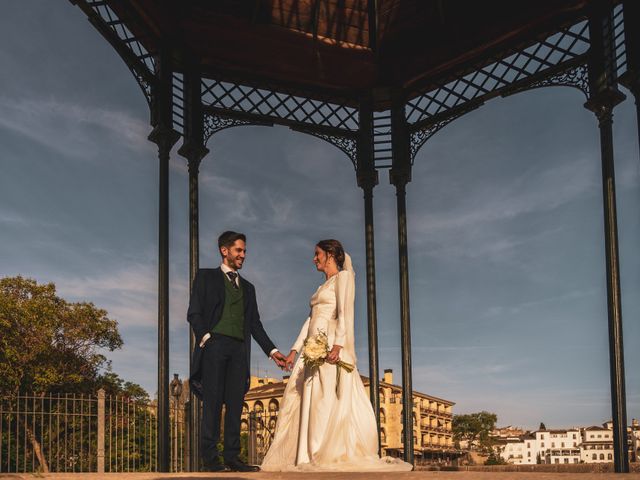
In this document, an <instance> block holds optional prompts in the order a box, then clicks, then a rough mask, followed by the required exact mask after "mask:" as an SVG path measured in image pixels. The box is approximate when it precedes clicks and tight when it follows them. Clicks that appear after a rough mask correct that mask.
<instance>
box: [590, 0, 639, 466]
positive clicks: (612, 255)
mask: <svg viewBox="0 0 640 480" xmlns="http://www.w3.org/2000/svg"><path fill="white" fill-rule="evenodd" d="M589 38H590V41H591V49H590V52H589V90H590V98H589V100H588V101H587V103H586V104H585V107H586V108H588V109H589V110H591V111H593V112H594V113H595V114H596V117H597V118H598V126H599V129H600V152H601V158H602V192H603V199H604V234H605V249H606V272H607V273H606V274H607V306H608V321H609V366H610V376H611V407H612V416H613V452H614V466H615V471H616V473H627V472H629V453H628V449H627V407H626V396H625V379H624V348H623V340H622V309H621V298H620V270H619V259H618V226H617V219H616V191H615V175H614V162H613V108H614V107H615V106H616V105H617V104H618V103H620V102H621V101H622V100H623V99H624V98H625V97H624V95H623V94H622V93H621V92H620V91H619V90H618V87H617V85H616V65H615V47H614V40H613V18H612V10H611V6H610V5H609V4H608V2H600V3H597V4H595V5H594V8H593V11H592V12H591V15H590V18H589Z"/></svg>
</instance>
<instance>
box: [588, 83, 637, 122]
mask: <svg viewBox="0 0 640 480" xmlns="http://www.w3.org/2000/svg"><path fill="white" fill-rule="evenodd" d="M625 98H627V97H626V96H625V95H624V94H623V93H622V92H621V91H620V90H618V89H617V88H607V89H605V90H602V91H600V92H598V93H597V94H596V95H593V96H591V98H589V100H587V101H586V102H585V104H584V107H585V108H586V109H587V110H591V111H592V112H593V113H595V115H596V117H597V118H598V121H600V122H602V121H603V120H605V119H607V118H608V117H609V116H610V115H611V113H612V112H613V109H614V107H615V106H616V105H618V104H619V103H620V102H622V101H623V100H624V99H625Z"/></svg>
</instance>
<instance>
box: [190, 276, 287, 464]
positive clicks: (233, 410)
mask: <svg viewBox="0 0 640 480" xmlns="http://www.w3.org/2000/svg"><path fill="white" fill-rule="evenodd" d="M239 279H240V282H241V288H242V291H243V298H242V301H243V307H244V322H243V329H244V330H243V333H244V340H240V339H236V338H233V337H228V336H225V335H219V334H216V333H213V334H212V335H213V336H212V337H211V338H209V339H208V340H207V341H206V343H205V344H204V346H203V347H200V345H199V343H200V341H201V339H202V337H204V335H205V334H207V333H211V332H212V330H213V329H214V327H215V326H216V325H217V324H218V323H219V322H220V319H221V317H222V313H223V309H224V305H225V294H226V293H225V282H228V281H229V280H228V279H227V278H226V276H225V274H224V273H223V272H222V270H221V269H220V268H213V269H212V268H203V269H200V270H198V273H197V275H196V278H195V279H194V281H193V287H192V290H191V299H190V301H189V310H188V312H187V319H188V321H189V323H190V324H191V328H192V329H193V333H194V335H195V338H196V347H195V349H194V352H193V356H192V359H191V377H190V379H189V382H190V386H191V389H192V391H193V393H194V394H195V395H197V396H198V397H199V398H202V400H203V415H202V460H203V462H205V464H210V463H214V462H215V461H216V459H217V456H218V453H217V450H216V444H217V442H218V439H219V436H220V414H221V409H222V405H223V404H225V407H226V408H225V432H224V453H223V455H224V459H225V462H229V461H234V460H235V459H236V457H237V455H238V454H239V453H240V418H241V415H242V403H243V399H244V394H245V393H246V392H247V390H248V388H249V365H250V358H251V337H252V336H253V338H254V339H255V340H256V342H258V345H260V347H261V348H262V350H263V351H264V352H265V354H266V355H267V356H268V355H269V354H270V353H271V352H272V351H273V350H274V349H275V348H276V347H275V345H274V344H273V342H272V341H271V340H270V339H269V336H268V335H267V333H266V332H265V330H264V327H263V326H262V322H261V321H260V315H259V314H258V305H257V303H256V291H255V288H254V286H253V285H252V284H251V283H250V282H248V281H246V280H245V279H244V278H242V277H239Z"/></svg>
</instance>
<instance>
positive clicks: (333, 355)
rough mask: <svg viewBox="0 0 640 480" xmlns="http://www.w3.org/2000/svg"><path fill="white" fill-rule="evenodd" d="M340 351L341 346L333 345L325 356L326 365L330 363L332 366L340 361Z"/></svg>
mask: <svg viewBox="0 0 640 480" xmlns="http://www.w3.org/2000/svg"><path fill="white" fill-rule="evenodd" d="M340 350H342V346H341V345H334V346H333V348H332V349H331V351H330V352H329V354H328V355H327V359H326V360H327V363H330V364H332V365H334V364H336V363H338V360H340Z"/></svg>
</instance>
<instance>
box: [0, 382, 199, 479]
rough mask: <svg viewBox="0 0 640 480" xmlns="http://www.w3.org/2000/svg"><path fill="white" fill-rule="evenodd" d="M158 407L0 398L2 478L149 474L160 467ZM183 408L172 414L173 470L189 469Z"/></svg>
mask: <svg viewBox="0 0 640 480" xmlns="http://www.w3.org/2000/svg"><path fill="white" fill-rule="evenodd" d="M156 418H157V407H156V405H155V404H154V403H153V402H151V403H147V402H140V401H134V400H132V399H130V398H128V397H123V396H111V395H105V393H104V391H103V390H100V391H99V392H98V394H97V395H82V394H30V395H18V396H14V397H0V473H28V472H38V471H40V472H99V473H102V472H149V471H155V470H156V469H157V466H156V449H157V436H156ZM185 418H186V417H185V409H184V404H182V403H178V402H174V403H173V404H172V405H171V409H170V421H171V423H170V425H171V430H170V431H171V463H170V465H171V470H172V471H174V472H176V471H183V470H184V468H185V455H186V453H187V452H186V443H185V440H186V437H185V426H186V424H185Z"/></svg>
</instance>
